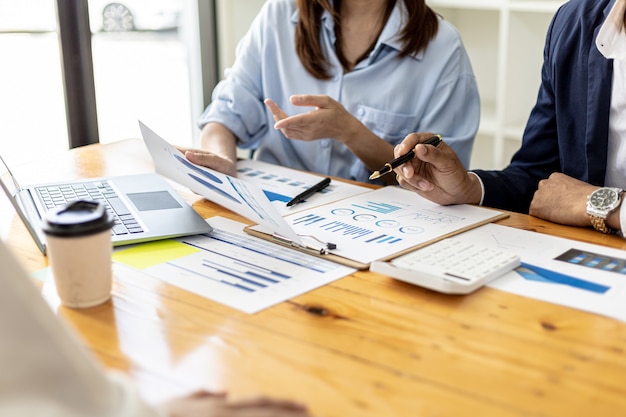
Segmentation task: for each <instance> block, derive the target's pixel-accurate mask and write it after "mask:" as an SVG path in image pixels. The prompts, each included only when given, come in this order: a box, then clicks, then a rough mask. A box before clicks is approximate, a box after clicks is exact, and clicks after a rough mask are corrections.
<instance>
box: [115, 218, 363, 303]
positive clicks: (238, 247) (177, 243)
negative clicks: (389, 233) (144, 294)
mask: <svg viewBox="0 0 626 417" xmlns="http://www.w3.org/2000/svg"><path fill="white" fill-rule="evenodd" d="M209 221H210V222H211V225H212V226H213V230H212V231H211V232H210V233H207V234H203V235H196V236H187V237H183V238H180V239H167V240H162V241H157V242H149V243H145V244H140V245H135V246H130V247H123V248H119V249H118V250H116V251H115V253H114V254H113V260H114V261H115V262H116V263H117V264H122V265H125V266H126V267H130V268H133V269H135V270H138V271H141V272H142V273H145V274H148V275H151V276H153V277H156V278H158V279H160V280H162V281H163V282H167V283H169V284H171V285H174V286H176V287H179V288H183V289H185V290H187V291H190V292H192V293H194V294H197V295H200V296H202V297H205V298H208V299H210V300H213V301H216V302H219V303H221V304H225V305H227V306H229V307H232V308H235V309H237V310H240V311H243V312H245V313H249V314H253V313H256V312H258V311H260V310H262V309H265V308H267V307H270V306H272V305H275V304H277V303H280V302H283V301H285V300H287V299H290V298H293V297H295V296H298V295H300V294H303V293H305V292H307V291H310V290H312V289H315V288H318V287H321V286H323V285H326V284H328V283H330V282H332V281H335V280H337V279H339V278H342V277H345V276H346V275H350V274H351V273H353V272H355V270H354V269H352V268H349V267H347V266H345V265H341V264H338V263H336V262H331V261H329V260H322V259H319V258H315V257H313V256H311V255H309V254H306V253H302V252H299V251H295V250H293V249H290V248H285V247H282V246H280V245H275V244H270V243H268V242H266V241H264V240H261V239H257V238H255V237H254V236H250V235H248V234H246V233H244V232H243V227H244V224H242V223H239V222H235V221H233V220H230V219H226V218H223V217H212V218H210V219H209Z"/></svg>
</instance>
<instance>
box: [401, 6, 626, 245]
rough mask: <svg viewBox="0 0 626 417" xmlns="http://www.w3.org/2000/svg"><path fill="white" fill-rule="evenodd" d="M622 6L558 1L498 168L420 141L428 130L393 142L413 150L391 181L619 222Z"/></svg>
mask: <svg viewBox="0 0 626 417" xmlns="http://www.w3.org/2000/svg"><path fill="white" fill-rule="evenodd" d="M625 11H626V0H571V1H569V2H568V3H566V4H564V5H563V6H561V7H560V9H559V10H558V11H557V13H556V14H555V16H554V18H553V20H552V22H551V24H550V27H549V30H548V34H547V37H546V44H545V49H544V63H543V67H542V72H541V77H542V81H541V86H540V88H539V94H538V97H537V102H536V104H535V106H534V108H533V110H532V113H531V115H530V118H529V120H528V123H527V126H526V130H525V132H524V136H523V141H522V145H521V147H520V149H519V150H518V151H517V152H516V153H515V155H514V156H513V158H512V160H511V162H510V164H509V165H508V166H507V167H506V168H504V169H503V170H501V171H486V170H473V171H471V172H466V171H465V169H463V166H462V165H461V164H460V163H459V161H458V158H457V157H456V155H455V154H454V152H453V151H452V150H451V149H450V148H449V147H448V146H446V145H445V143H444V144H442V145H441V146H439V147H436V148H435V147H433V146H425V145H420V144H419V143H420V142H422V141H423V140H424V139H425V138H427V137H429V136H431V134H430V133H415V134H411V135H409V136H407V137H406V138H405V140H404V141H403V142H402V144H400V145H398V146H397V147H396V149H395V155H396V156H399V155H402V154H404V153H406V152H407V151H409V150H410V149H411V148H415V153H416V158H414V159H413V160H412V161H410V162H409V163H406V164H404V165H402V166H400V167H399V168H396V170H395V171H396V174H397V177H398V180H399V183H400V185H402V186H403V187H405V188H407V189H410V190H414V191H416V192H417V193H418V194H420V195H422V196H424V197H426V198H428V199H430V200H432V201H435V202H437V203H440V204H461V203H470V204H482V205H485V206H491V207H496V208H501V209H506V210H512V211H518V212H522V213H529V214H531V215H534V216H537V217H541V218H544V219H547V220H551V221H554V222H557V223H563V224H570V225H577V226H589V225H593V226H594V227H595V228H596V229H598V230H600V231H602V232H604V233H613V232H619V231H622V228H626V209H624V208H623V206H624V205H622V208H620V203H621V194H622V188H626V32H625V30H624V26H625V21H626V15H625ZM444 141H445V138H444ZM620 212H621V213H624V214H622V215H620ZM620 217H621V219H620Z"/></svg>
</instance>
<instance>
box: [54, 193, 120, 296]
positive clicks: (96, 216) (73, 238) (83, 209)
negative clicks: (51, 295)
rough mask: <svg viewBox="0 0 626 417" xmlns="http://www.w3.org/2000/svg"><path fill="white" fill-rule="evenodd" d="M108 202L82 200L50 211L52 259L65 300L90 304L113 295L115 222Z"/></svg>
mask: <svg viewBox="0 0 626 417" xmlns="http://www.w3.org/2000/svg"><path fill="white" fill-rule="evenodd" d="M112 225H113V221H112V219H111V216H110V215H109V213H108V212H107V211H106V209H105V207H104V205H102V204H101V203H98V202H95V201H87V200H78V201H74V202H71V203H69V204H67V205H65V206H63V207H61V208H59V209H56V210H53V211H49V212H48V213H46V216H45V219H44V221H43V230H44V232H45V234H46V247H47V249H46V250H47V255H48V261H49V264H50V266H51V268H52V274H53V276H54V283H55V285H56V289H57V293H58V295H59V298H60V299H61V303H62V304H63V305H65V306H66V307H72V308H86V307H93V306H96V305H99V304H102V303H104V302H106V301H107V300H109V298H111V287H112V270H111V255H112V244H111V226H112Z"/></svg>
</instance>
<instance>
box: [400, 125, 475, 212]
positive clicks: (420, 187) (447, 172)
mask: <svg viewBox="0 0 626 417" xmlns="http://www.w3.org/2000/svg"><path fill="white" fill-rule="evenodd" d="M431 136H432V133H411V134H409V135H408V136H407V137H406V138H404V140H403V141H402V143H401V144H399V145H398V146H396V148H395V149H394V155H395V157H396V158H397V157H399V156H401V155H404V154H405V153H407V152H408V151H410V150H411V149H414V150H415V158H413V159H412V160H410V161H409V162H407V163H405V164H403V165H401V166H399V167H398V168H396V169H395V170H394V171H395V172H396V174H397V176H396V178H397V180H398V184H400V185H401V186H402V187H403V188H406V189H408V190H411V191H415V192H416V193H418V194H419V195H421V196H422V197H425V198H427V199H429V200H431V201H434V202H435V203H439V204H445V205H448V204H478V203H479V202H480V198H481V196H482V189H481V186H480V183H479V181H478V178H476V176H474V175H473V174H468V173H467V171H466V170H465V167H464V166H463V164H462V163H461V161H460V160H459V158H458V157H457V155H456V154H455V153H454V151H453V150H452V148H450V147H449V146H448V145H447V144H446V143H445V138H444V142H443V143H441V144H440V145H439V146H438V147H434V146H431V145H423V144H421V143H422V142H424V141H425V140H426V139H428V138H429V137H431Z"/></svg>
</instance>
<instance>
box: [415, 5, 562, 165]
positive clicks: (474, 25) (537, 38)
mask: <svg viewBox="0 0 626 417" xmlns="http://www.w3.org/2000/svg"><path fill="white" fill-rule="evenodd" d="M563 3H565V0H547V1H538V0H427V4H428V5H429V6H430V7H432V8H433V9H434V10H435V11H436V12H438V13H439V14H441V15H442V16H443V18H444V19H446V20H447V21H449V22H450V23H452V24H453V25H454V26H455V27H456V28H457V29H458V30H459V32H460V33H461V36H462V38H463V43H464V45H465V47H466V49H467V52H468V54H469V56H470V59H471V61H472V67H473V68H474V73H475V74H476V80H477V83H478V89H479V92H480V96H481V121H480V126H479V129H478V135H477V139H476V143H475V145H474V155H473V156H472V160H471V162H470V168H484V169H500V168H503V167H504V166H506V165H507V164H508V162H509V160H510V158H511V156H512V155H513V153H514V152H515V151H516V150H517V148H518V147H519V144H520V143H521V138H522V134H523V131H524V127H525V124H526V120H527V119H528V116H529V114H530V111H531V109H532V106H533V105H534V103H535V100H536V97H537V91H538V88H539V83H540V81H541V77H540V71H541V64H542V60H543V47H544V42H545V37H546V32H547V29H548V25H549V24H550V21H551V19H552V16H553V15H554V13H555V12H556V10H557V9H558V8H559V7H560V6H561V5H562V4H563Z"/></svg>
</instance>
